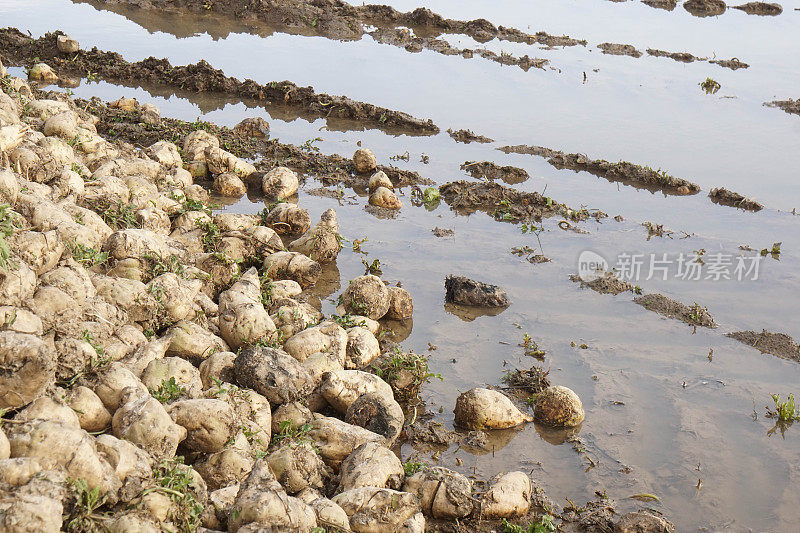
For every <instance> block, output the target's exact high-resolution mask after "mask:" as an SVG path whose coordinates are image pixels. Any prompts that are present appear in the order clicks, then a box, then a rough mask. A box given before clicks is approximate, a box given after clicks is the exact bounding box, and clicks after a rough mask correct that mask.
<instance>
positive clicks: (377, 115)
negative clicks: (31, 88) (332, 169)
mask: <svg viewBox="0 0 800 533" xmlns="http://www.w3.org/2000/svg"><path fill="white" fill-rule="evenodd" d="M59 35H61V33H60V32H54V33H48V34H46V35H45V36H43V37H40V38H38V39H33V38H31V37H29V36H27V35H24V34H23V33H22V32H20V31H19V30H17V29H15V28H6V29H2V30H0V53H1V54H3V56H4V57H5V58H6V60H9V61H13V62H16V63H19V64H23V65H26V66H29V67H30V66H32V65H33V64H34V59H33V58H39V60H40V61H45V62H46V63H47V64H49V65H50V66H51V67H53V68H54V69H55V70H56V71H57V73H58V74H59V76H64V75H69V76H87V75H91V76H95V77H101V78H103V79H106V80H109V81H127V82H139V83H151V84H153V85H170V86H175V87H179V88H181V89H186V90H192V91H195V92H198V93H199V92H214V93H223V94H233V95H236V96H238V97H242V98H251V99H254V100H259V101H263V102H265V103H276V104H280V105H284V106H289V107H298V108H302V109H304V110H305V111H307V112H309V113H312V114H314V115H316V116H319V117H322V118H326V117H336V118H344V119H351V120H356V121H358V122H361V123H364V124H369V125H370V126H372V127H374V128H386V127H395V128H402V129H404V130H408V131H410V132H416V133H423V134H435V133H438V132H439V128H438V127H437V126H436V125H435V124H434V123H433V122H432V121H431V120H421V119H418V118H415V117H412V116H411V115H409V114H407V113H403V112H400V111H392V110H390V109H386V108H383V107H379V106H375V105H372V104H368V103H364V102H358V101H355V100H351V99H350V98H347V97H346V96H331V95H327V94H324V93H319V94H318V93H316V92H315V91H314V89H313V88H312V87H298V86H297V85H295V84H294V83H292V82H290V81H282V82H270V83H267V84H264V85H262V84H259V83H257V82H255V81H253V80H245V81H243V82H242V81H239V80H237V79H236V78H232V77H228V76H225V75H224V74H223V73H222V71H220V70H218V69H215V68H213V67H212V66H211V65H209V64H208V63H207V62H205V61H200V62H199V63H197V64H194V65H188V66H182V67H173V66H172V65H171V64H170V62H169V61H167V60H166V59H155V58H153V57H150V58H147V59H144V60H142V61H138V62H136V63H129V62H128V61H125V60H124V59H123V58H122V56H121V55H120V54H118V53H116V52H106V51H101V50H98V49H97V48H93V49H92V50H89V51H84V50H81V51H79V52H77V53H76V54H75V55H71V56H69V57H65V56H63V55H61V54H60V53H59V51H58V48H57V46H56V40H57V38H58V36H59Z"/></svg>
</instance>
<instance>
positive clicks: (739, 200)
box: [708, 187, 764, 211]
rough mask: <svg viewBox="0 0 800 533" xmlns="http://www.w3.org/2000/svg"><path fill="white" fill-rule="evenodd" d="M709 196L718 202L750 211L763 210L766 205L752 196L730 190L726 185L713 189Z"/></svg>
mask: <svg viewBox="0 0 800 533" xmlns="http://www.w3.org/2000/svg"><path fill="white" fill-rule="evenodd" d="M708 197H709V198H711V201H712V202H714V203H716V204H721V205H727V206H730V207H739V208H741V209H746V210H748V211H761V210H762V209H764V206H763V205H761V204H760V203H759V202H756V201H755V200H753V199H752V198H747V197H745V196H742V195H741V194H739V193H738V192H734V191H729V190H728V189H726V188H724V187H720V188H718V189H711V192H709V193H708Z"/></svg>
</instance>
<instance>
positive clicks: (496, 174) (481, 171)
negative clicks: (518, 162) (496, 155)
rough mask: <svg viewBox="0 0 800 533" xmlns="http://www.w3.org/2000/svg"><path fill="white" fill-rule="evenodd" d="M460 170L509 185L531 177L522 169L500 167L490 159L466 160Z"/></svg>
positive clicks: (475, 176)
mask: <svg viewBox="0 0 800 533" xmlns="http://www.w3.org/2000/svg"><path fill="white" fill-rule="evenodd" d="M461 170H464V171H466V172H467V174H469V175H470V176H472V177H473V178H475V179H479V180H481V179H485V180H490V181H494V180H502V181H504V182H505V183H508V184H509V185H514V184H517V183H522V182H524V181H526V180H527V179H528V178H530V177H531V176H530V174H528V173H527V172H526V171H525V170H524V169H521V168H519V167H513V166H510V165H506V166H502V167H501V166H499V165H497V164H495V163H492V162H491V161H466V162H464V164H462V165H461Z"/></svg>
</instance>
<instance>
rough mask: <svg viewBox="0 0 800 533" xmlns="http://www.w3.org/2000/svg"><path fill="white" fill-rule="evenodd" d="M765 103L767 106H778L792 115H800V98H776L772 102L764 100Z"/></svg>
mask: <svg viewBox="0 0 800 533" xmlns="http://www.w3.org/2000/svg"><path fill="white" fill-rule="evenodd" d="M764 105H765V106H767V107H776V108H778V109H782V110H784V111H785V112H787V113H789V114H790V115H800V98H798V99H797V100H793V99H791V98H789V99H788V100H774V101H772V102H764Z"/></svg>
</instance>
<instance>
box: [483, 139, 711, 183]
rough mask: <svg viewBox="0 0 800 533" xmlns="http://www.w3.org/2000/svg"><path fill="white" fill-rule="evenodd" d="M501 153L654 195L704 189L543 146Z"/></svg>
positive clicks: (649, 171) (513, 148)
mask: <svg viewBox="0 0 800 533" xmlns="http://www.w3.org/2000/svg"><path fill="white" fill-rule="evenodd" d="M498 150H500V151H502V152H505V153H507V154H510V153H514V154H527V155H535V156H539V157H543V158H545V159H547V162H548V163H550V164H551V165H552V166H554V167H556V168H558V169H570V170H574V171H575V172H579V171H586V172H589V173H591V174H594V175H595V176H599V177H601V178H605V179H607V180H608V181H618V182H622V183H625V184H627V185H632V186H634V187H637V188H643V189H647V190H649V191H651V192H654V191H662V192H664V193H665V194H676V195H688V194H697V193H698V192H700V186H699V185H697V184H696V183H692V182H690V181H687V180H685V179H682V178H676V177H674V176H671V175H669V174H667V173H666V172H664V171H663V170H653V169H652V168H650V167H643V166H641V165H636V164H634V163H629V162H627V161H620V162H618V163H611V162H609V161H606V160H605V159H589V158H588V157H586V156H585V155H583V154H568V153H564V152H561V151H558V150H552V149H550V148H545V147H543V146H531V145H523V144H521V145H516V146H502V147H500V148H498Z"/></svg>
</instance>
